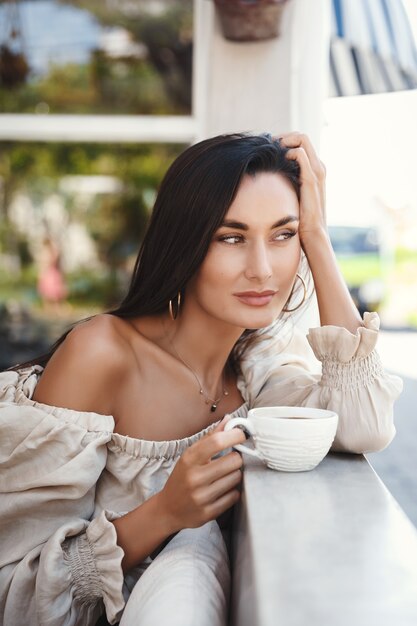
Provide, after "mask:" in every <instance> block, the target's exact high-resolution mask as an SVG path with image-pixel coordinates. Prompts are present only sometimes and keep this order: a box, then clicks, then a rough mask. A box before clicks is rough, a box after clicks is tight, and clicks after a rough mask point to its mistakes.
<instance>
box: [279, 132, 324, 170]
mask: <svg viewBox="0 0 417 626" xmlns="http://www.w3.org/2000/svg"><path fill="white" fill-rule="evenodd" d="M280 142H282V144H283V145H284V146H286V147H288V148H299V147H302V148H304V150H305V152H306V154H307V157H308V160H309V161H310V164H311V169H312V170H313V172H314V174H315V175H316V176H318V177H320V176H324V175H325V174H326V168H325V167H324V163H322V161H320V159H319V157H318V155H317V152H316V150H315V148H314V146H313V144H312V143H311V140H310V137H309V136H308V135H305V134H304V133H299V132H292V133H285V134H284V135H282V136H281V137H280Z"/></svg>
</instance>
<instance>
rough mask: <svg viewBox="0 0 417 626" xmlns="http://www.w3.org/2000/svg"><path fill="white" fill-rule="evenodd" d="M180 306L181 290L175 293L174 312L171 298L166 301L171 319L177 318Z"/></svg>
mask: <svg viewBox="0 0 417 626" xmlns="http://www.w3.org/2000/svg"><path fill="white" fill-rule="evenodd" d="M180 306H181V291H179V292H178V293H177V306H176V309H175V314H174V307H173V306H172V300H170V301H169V303H168V311H169V316H170V318H171V319H172V321H174V320H176V319H177V317H178V314H179V312H180Z"/></svg>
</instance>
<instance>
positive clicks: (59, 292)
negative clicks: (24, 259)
mask: <svg viewBox="0 0 417 626" xmlns="http://www.w3.org/2000/svg"><path fill="white" fill-rule="evenodd" d="M37 288H38V293H39V295H40V297H41V300H42V304H43V306H44V307H45V308H53V309H54V310H56V309H57V308H59V305H60V304H61V303H62V302H64V301H65V300H66V298H67V296H68V288H67V285H66V282H65V279H64V275H63V272H62V269H61V263H60V253H59V249H58V247H57V245H56V244H55V243H54V241H53V240H52V239H50V238H49V237H46V238H45V239H44V241H43V245H42V252H41V255H40V259H39V275H38V284H37Z"/></svg>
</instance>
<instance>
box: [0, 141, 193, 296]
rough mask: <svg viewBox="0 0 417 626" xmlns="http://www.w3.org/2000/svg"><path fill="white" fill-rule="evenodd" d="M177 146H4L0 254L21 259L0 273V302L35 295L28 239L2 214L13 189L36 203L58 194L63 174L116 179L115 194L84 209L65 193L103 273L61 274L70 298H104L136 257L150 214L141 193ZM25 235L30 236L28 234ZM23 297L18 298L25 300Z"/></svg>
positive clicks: (155, 181)
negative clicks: (15, 272) (16, 270)
mask: <svg viewBox="0 0 417 626" xmlns="http://www.w3.org/2000/svg"><path fill="white" fill-rule="evenodd" d="M182 148H183V146H179V145H160V144H159V145H143V144H142V145H140V146H136V145H131V144H128V145H111V144H109V145H103V144H62V143H53V144H35V143H11V142H10V143H5V144H4V146H3V150H2V152H1V153H0V177H1V178H2V179H3V187H4V190H5V191H6V190H7V193H5V194H4V197H3V203H2V204H1V205H0V209H1V210H2V213H3V220H0V253H6V254H8V255H11V256H12V257H16V258H18V259H19V263H20V267H21V272H20V276H19V279H18V281H17V280H16V276H9V275H8V274H7V272H3V273H1V272H0V300H1V299H5V298H9V297H11V294H13V293H14V297H17V298H18V297H19V294H20V296H22V294H23V296H24V297H25V298H26V297H27V298H29V299H30V300H33V299H34V298H35V299H36V277H37V270H36V267H35V266H34V264H33V259H32V257H31V254H30V247H29V239H28V237H27V236H25V235H23V234H22V233H21V232H18V230H17V228H16V227H15V225H14V223H13V222H12V221H10V219H8V217H7V215H8V212H9V205H10V202H11V200H12V199H13V197H14V196H15V194H16V193H17V192H24V193H25V194H26V195H27V196H29V198H31V200H32V203H33V204H34V205H35V206H37V207H39V211H40V212H42V205H43V203H44V202H45V201H46V200H47V199H48V197H49V196H50V194H51V193H58V194H61V196H63V192H62V191H60V186H59V183H60V180H61V179H62V178H63V177H64V176H66V175H73V176H74V175H83V176H88V175H103V174H104V175H110V176H113V177H115V178H117V179H118V180H119V181H120V182H121V186H122V188H121V191H120V192H118V193H112V194H99V195H96V196H95V197H94V198H93V199H92V200H91V201H90V203H89V205H88V208H87V209H82V210H81V209H80V208H79V206H78V205H77V203H76V202H74V199H73V198H72V197H71V196H69V195H67V196H63V199H64V204H65V206H66V209H67V211H68V216H69V220H70V221H71V220H76V221H77V220H78V221H82V222H83V223H84V224H85V226H86V228H87V230H88V232H89V233H90V235H91V236H92V238H93V240H94V242H95V246H96V250H97V252H98V256H99V259H100V260H101V262H102V263H103V264H104V266H105V267H106V268H107V269H106V271H105V272H104V275H103V272H97V271H96V272H94V271H92V270H91V271H90V270H88V271H87V270H83V271H82V272H81V274H82V276H81V277H80V275H78V274H75V275H70V276H67V277H66V278H67V280H68V284H69V290H70V298H69V300H70V302H73V303H74V304H78V303H81V302H82V301H86V302H91V303H93V304H100V300H101V304H103V302H105V303H109V302H111V301H112V299H114V298H117V296H118V294H119V293H120V284H121V281H122V282H123V280H124V281H125V282H126V280H127V273H128V270H127V269H126V268H125V266H126V263H127V262H128V261H129V260H130V259H131V258H132V257H135V256H136V254H137V251H138V249H139V245H140V242H141V239H142V237H143V233H144V230H145V227H146V223H147V221H148V218H149V206H148V202H147V198H148V196H149V195H153V194H155V193H156V190H157V188H158V186H159V183H160V181H161V179H162V177H163V175H164V173H165V171H166V170H167V168H168V167H169V165H170V164H171V162H172V160H173V159H174V158H175V157H176V156H177V155H178V153H179V152H180V151H181V150H182ZM29 238H30V235H29ZM23 296H22V297H23Z"/></svg>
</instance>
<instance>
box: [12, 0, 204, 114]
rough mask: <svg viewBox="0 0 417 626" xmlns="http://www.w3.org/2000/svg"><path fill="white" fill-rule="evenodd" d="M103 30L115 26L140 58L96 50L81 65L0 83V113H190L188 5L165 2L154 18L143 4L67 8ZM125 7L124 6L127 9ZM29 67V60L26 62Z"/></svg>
mask: <svg viewBox="0 0 417 626" xmlns="http://www.w3.org/2000/svg"><path fill="white" fill-rule="evenodd" d="M66 4H70V5H75V6H77V7H79V8H81V9H84V10H86V11H88V12H89V13H91V14H93V15H94V17H96V18H97V19H98V21H99V22H101V23H102V24H103V25H104V26H109V27H114V26H121V27H123V28H124V29H125V30H126V31H128V33H129V34H130V36H131V39H132V43H136V44H139V45H140V46H141V47H142V48H141V49H142V54H141V55H136V56H135V55H130V56H124V57H120V56H119V57H117V58H113V57H110V56H107V55H106V54H105V53H104V52H103V51H102V50H95V51H93V52H92V53H91V57H90V60H89V62H88V63H87V64H76V63H65V64H56V63H54V62H52V63H51V65H50V67H49V71H48V73H47V74H46V75H44V76H36V75H32V76H31V75H30V74H29V75H28V77H27V79H26V80H25V81H23V82H21V83H20V84H16V85H15V86H14V87H13V88H11V87H8V86H7V85H6V84H3V85H2V84H1V81H0V112H9V113H12V112H16V113H34V112H41V113H45V112H49V113H77V114H86V113H97V114H98V113H113V114H114V113H131V114H186V113H190V110H191V67H192V2H191V0H169V1H168V2H167V3H166V8H165V10H164V11H162V12H160V13H159V14H157V15H155V14H151V13H150V12H149V6H148V3H146V2H140V1H139V2H136V3H135V7H134V9H135V10H134V11H133V12H132V3H128V4H125V3H124V2H120V3H107V2H104V3H103V2H99V1H97V2H96V1H93V2H90V1H89V0H88V1H85V2H83V1H80V2H67V3H66ZM128 5H129V6H128ZM29 63H30V57H29Z"/></svg>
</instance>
